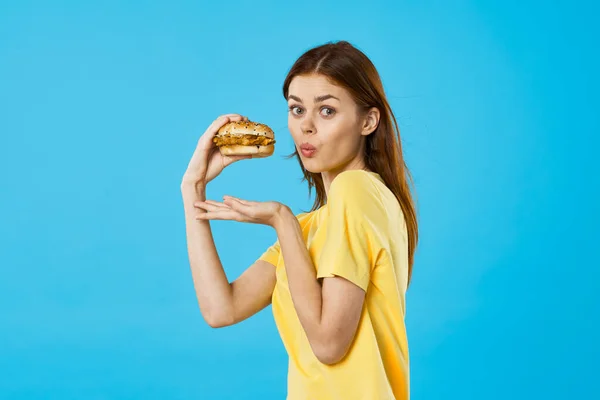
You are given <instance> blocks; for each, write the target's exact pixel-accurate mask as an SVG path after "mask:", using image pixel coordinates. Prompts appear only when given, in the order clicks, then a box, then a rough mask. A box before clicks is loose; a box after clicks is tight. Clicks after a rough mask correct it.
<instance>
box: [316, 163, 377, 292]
mask: <svg viewBox="0 0 600 400" xmlns="http://www.w3.org/2000/svg"><path fill="white" fill-rule="evenodd" d="M328 197H329V199H328V203H327V208H328V210H327V211H328V215H327V233H326V238H325V243H324V245H323V250H322V252H321V254H320V255H319V257H318V258H317V260H318V261H317V266H316V267H317V278H327V277H333V276H340V277H342V278H345V279H347V280H349V281H350V282H352V283H354V284H355V285H357V286H359V287H360V288H362V289H363V290H365V291H366V290H367V287H368V286H369V281H370V279H371V272H372V270H373V268H374V267H375V264H376V263H377V260H378V257H379V255H380V253H381V250H382V249H383V245H382V243H383V242H384V241H383V239H382V237H381V236H382V230H383V227H384V226H385V223H386V218H387V217H386V211H385V208H384V207H383V206H382V203H381V198H380V197H379V192H378V189H377V187H376V186H375V184H374V182H372V181H371V178H370V177H369V176H367V175H365V174H364V172H360V171H346V172H343V173H341V174H339V175H338V176H337V177H336V178H335V179H334V180H333V182H332V184H331V187H330V190H329V195H328Z"/></svg>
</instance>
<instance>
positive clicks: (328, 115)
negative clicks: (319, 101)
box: [321, 107, 335, 117]
mask: <svg viewBox="0 0 600 400" xmlns="http://www.w3.org/2000/svg"><path fill="white" fill-rule="evenodd" d="M321 111H329V113H325V114H324V116H326V117H330V116H332V115H333V114H335V110H334V109H333V108H329V107H325V108H323V109H322V110H321Z"/></svg>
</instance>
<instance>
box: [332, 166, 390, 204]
mask: <svg viewBox="0 0 600 400" xmlns="http://www.w3.org/2000/svg"><path fill="white" fill-rule="evenodd" d="M381 184H383V180H382V179H381V177H380V176H379V174H377V173H376V172H372V171H365V170H362V169H352V170H348V171H343V172H340V173H339V174H338V175H337V176H336V177H335V178H334V179H333V181H332V182H331V186H330V187H329V194H328V197H329V200H328V201H334V202H339V201H342V202H345V203H346V202H354V203H361V202H362V201H369V200H370V201H373V200H377V199H380V198H381V188H380V187H379V185H381ZM384 186H385V184H384Z"/></svg>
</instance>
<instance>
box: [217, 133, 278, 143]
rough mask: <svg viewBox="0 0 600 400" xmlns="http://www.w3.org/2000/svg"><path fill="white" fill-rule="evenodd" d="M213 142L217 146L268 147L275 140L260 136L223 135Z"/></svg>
mask: <svg viewBox="0 0 600 400" xmlns="http://www.w3.org/2000/svg"><path fill="white" fill-rule="evenodd" d="M213 142H215V144H216V145H217V146H268V145H271V144H274V143H275V139H273V138H269V137H266V136H258V135H223V136H215V137H214V138H213Z"/></svg>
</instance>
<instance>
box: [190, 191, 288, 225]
mask: <svg viewBox="0 0 600 400" xmlns="http://www.w3.org/2000/svg"><path fill="white" fill-rule="evenodd" d="M194 206H195V207H196V208H198V209H201V210H204V211H205V212H200V213H199V214H198V215H197V216H196V219H198V220H230V221H238V222H248V223H253V224H262V225H269V226H273V224H274V223H275V219H276V217H277V214H278V212H279V211H280V210H281V209H282V207H283V204H281V203H279V202H276V201H248V200H242V199H238V198H235V197H231V196H224V201H223V202H222V203H221V202H218V201H213V200H206V201H198V202H196V203H194Z"/></svg>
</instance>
